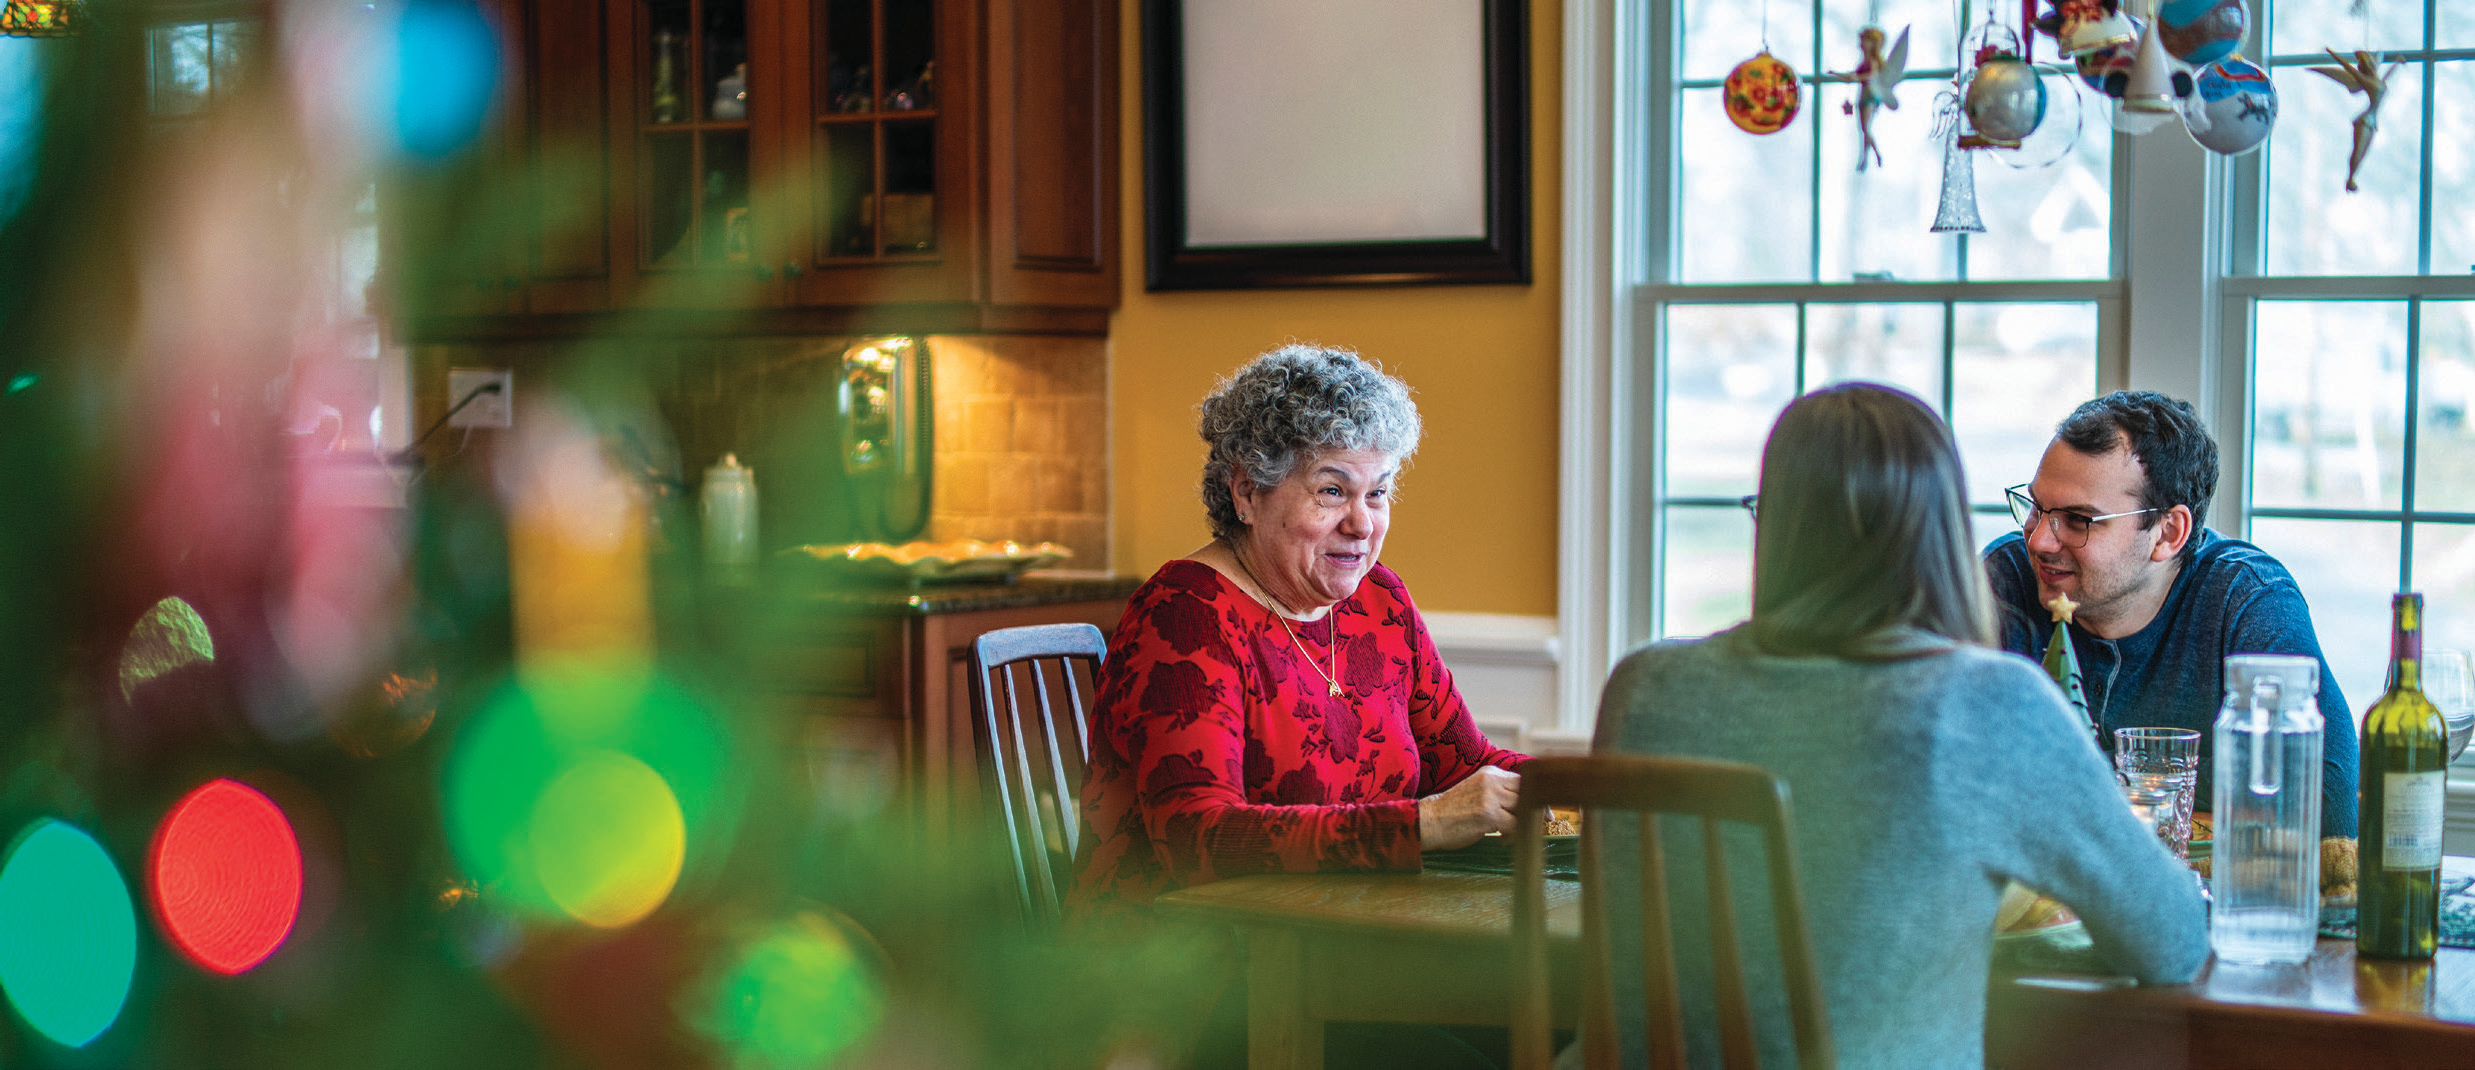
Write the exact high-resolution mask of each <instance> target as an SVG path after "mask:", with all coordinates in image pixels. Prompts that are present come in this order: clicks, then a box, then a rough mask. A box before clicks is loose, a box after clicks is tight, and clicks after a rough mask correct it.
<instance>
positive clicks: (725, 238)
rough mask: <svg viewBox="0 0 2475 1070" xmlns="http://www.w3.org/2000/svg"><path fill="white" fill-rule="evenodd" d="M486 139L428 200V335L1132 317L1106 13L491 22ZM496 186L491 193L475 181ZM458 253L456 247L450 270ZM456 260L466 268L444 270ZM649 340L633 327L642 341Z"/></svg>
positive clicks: (854, 7) (581, 16) (436, 183)
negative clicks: (498, 61) (494, 114)
mask: <svg viewBox="0 0 2475 1070" xmlns="http://www.w3.org/2000/svg"><path fill="white" fill-rule="evenodd" d="M487 10H488V12H489V13H490V15H491V16H492V18H493V19H494V21H496V22H497V23H498V24H499V25H500V26H501V27H502V33H503V34H504V35H505V37H506V40H507V42H508V44H509V48H508V50H507V56H508V60H507V79H506V81H507V88H506V90H505V91H504V92H503V93H502V107H501V108H500V109H499V114H500V116H501V120H500V123H499V125H498V127H497V128H496V130H495V131H494V133H493V134H492V135H491V136H492V138H493V139H494V140H493V141H492V142H491V143H490V144H489V145H487V146H485V147H484V149H483V150H481V151H477V152H475V153H474V154H473V155H474V159H473V160H472V161H469V162H467V163H462V164H459V165H458V166H457V167H456V168H454V169H453V170H455V171H457V173H458V174H459V175H461V176H463V177H461V178H459V179H458V180H456V181H453V182H450V181H444V180H440V179H437V178H434V177H425V178H420V179H416V180H415V181H414V182H412V183H410V184H409V186H408V195H409V196H410V197H411V198H413V199H414V200H417V201H418V200H429V201H438V202H441V203H437V204H430V205H427V206H425V207H424V208H423V209H421V210H419V211H416V212H414V213H413V218H427V217H435V216H436V215H438V214H439V212H440V211H442V210H444V211H450V212H453V211H466V212H470V211H476V210H478V208H479V206H481V205H482V203H483V200H482V199H481V198H478V197H477V196H476V193H477V191H479V190H481V189H483V188H484V187H487V188H488V190H489V191H490V192H491V196H490V197H489V198H487V202H488V207H489V213H490V215H491V216H492V217H493V218H494V220H495V221H496V223H497V224H499V225H492V226H486V227H471V226H467V227H463V228H460V229H461V230H464V231H472V232H473V233H472V235H471V237H470V239H469V240H461V241H456V242H445V243H441V242H437V241H428V242H426V244H425V236H424V235H422V234H418V233H416V234H411V235H408V237H409V238H410V239H411V240H410V241H408V242H405V243H403V244H402V245H401V246H400V248H401V249H403V250H404V251H406V252H407V253H408V254H410V255H414V256H422V254H425V253H426V254H428V255H427V256H426V257H425V258H423V259H421V260H420V261H418V262H416V263H413V264H410V265H408V266H407V270H406V275H407V276H408V277H409V276H414V275H418V276H421V277H422V284H421V287H420V290H419V293H420V297H419V299H417V300H416V301H414V302H413V310H414V313H415V315H414V321H413V323H412V326H413V329H414V331H415V334H416V335H417V336H422V337H429V338H454V337H459V336H467V335H481V336H488V335H493V334H510V333H512V334H542V333H559V332H561V331H562V330H578V331H580V330H588V329H592V328H594V327H596V326H600V325H603V324H605V323H606V322H607V321H609V320H611V319H612V317H611V316H610V315H609V314H611V313H617V312H621V311H627V310H642V309H652V310H661V311H667V312H674V313H682V314H687V315H684V316H678V317H671V318H669V319H668V320H667V321H656V324H655V326H656V329H677V328H679V327H682V326H686V327H689V328H690V329H693V328H694V326H695V325H696V323H697V322H698V320H697V318H696V314H703V322H706V323H709V324H712V325H714V326H715V328H716V329H720V330H734V331H745V332H765V331H802V330H811V331H817V332H838V331H851V330H907V331H917V332H928V331H1051V332H1068V333H1105V331H1106V328H1107V317H1106V313H1107V310H1108V309H1110V308H1112V307H1114V305H1115V304H1116V302H1117V296H1118V289H1119V286H1118V270H1119V267H1118V256H1117V244H1118V241H1117V220H1118V210H1117V198H1118V189H1117V177H1118V166H1117V156H1118V145H1117V71H1116V67H1117V34H1118V26H1117V4H1115V3H1114V2H1110V0H530V2H526V0H488V6H487ZM485 178H486V179H488V181H485V180H484V179H485ZM441 245H443V246H444V247H445V248H443V249H441V248H437V246H441ZM444 253H453V254H454V255H443V254H444ZM630 325H631V326H634V325H635V321H634V320H631V321H630Z"/></svg>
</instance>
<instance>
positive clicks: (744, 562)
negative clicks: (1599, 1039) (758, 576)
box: [700, 453, 756, 567]
mask: <svg viewBox="0 0 2475 1070" xmlns="http://www.w3.org/2000/svg"><path fill="white" fill-rule="evenodd" d="M700 505H701V506H702V508H703V511H704V519H705V563H706V564H708V565H713V566H717V567H719V566H728V567H745V566H752V565H754V564H756V473H755V472H754V471H753V470H751V469H749V468H747V467H745V466H743V465H741V464H740V463H739V455H738V454H735V453H725V454H723V455H722V459H721V460H720V461H719V462H716V463H715V464H714V466H713V467H711V468H708V469H705V488H704V494H703V496H702V499H701V501H700Z"/></svg>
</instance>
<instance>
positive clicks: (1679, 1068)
mask: <svg viewBox="0 0 2475 1070" xmlns="http://www.w3.org/2000/svg"><path fill="white" fill-rule="evenodd" d="M1639 816H1640V822H1641V884H1640V888H1641V945H1642V946H1641V991H1642V1005H1643V1006H1645V1007H1648V1008H1650V1010H1651V1011H1652V1012H1653V1014H1654V1017H1653V1019H1652V1020H1654V1021H1660V1022H1682V1021H1684V994H1683V993H1682V992H1681V991H1680V990H1679V986H1678V984H1677V983H1676V923H1675V911H1674V909H1673V906H1672V904H1671V903H1670V902H1669V901H1668V897H1667V850H1666V847H1665V846H1664V841H1663V840H1661V839H1660V837H1659V819H1658V815H1656V814H1641V815H1639ZM1591 827H1594V826H1591ZM1585 835H1586V833H1585ZM1601 864H1604V863H1601ZM1597 950H1598V952H1599V953H1600V954H1601V955H1602V956H1604V955H1605V954H1606V953H1607V949H1606V948H1605V947H1600V948H1598V949H1597ZM1612 968H1613V967H1610V969H1612ZM1608 976H1613V975H1612V974H1610V975H1608ZM1607 987H1608V988H1609V989H1610V991H1609V992H1608V994H1607V995H1608V998H1607V999H1606V1000H1605V1001H1604V1002H1605V1003H1606V1005H1607V1010H1608V1013H1609V1015H1610V1017H1609V1019H1608V1022H1607V1028H1608V1031H1609V1036H1608V1038H1607V1042H1608V1043H1609V1044H1610V1045H1613V1044H1614V1043H1615V1037H1614V1035H1613V1033H1614V1029H1615V1020H1614V1018H1613V1017H1612V1016H1613V1014H1614V1012H1615V1002H1614V1000H1615V993H1614V992H1613V991H1612V989H1613V987H1614V986H1612V985H1610V986H1607ZM1649 1044H1650V1065H1651V1066H1653V1067H1656V1068H1658V1070H1684V1030H1682V1029H1661V1030H1659V1031H1658V1033H1657V1035H1655V1036H1652V1037H1650V1038H1649ZM1597 1065H1601V1066H1613V1065H1615V1064H1614V1063H1612V1062H1609V1063H1600V1064H1597Z"/></svg>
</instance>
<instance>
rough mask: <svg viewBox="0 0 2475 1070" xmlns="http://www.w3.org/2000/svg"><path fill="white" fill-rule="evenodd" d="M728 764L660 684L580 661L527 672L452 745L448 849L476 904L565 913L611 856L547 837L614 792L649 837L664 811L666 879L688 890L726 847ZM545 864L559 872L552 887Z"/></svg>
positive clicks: (706, 717)
mask: <svg viewBox="0 0 2475 1070" xmlns="http://www.w3.org/2000/svg"><path fill="white" fill-rule="evenodd" d="M730 754H731V746H730V743H729V739H728V737H727V736H726V735H725V734H724V733H723V731H722V730H721V728H720V727H719V725H718V724H717V722H716V721H715V719H714V718H713V717H712V715H711V714H709V713H708V712H707V711H706V710H705V709H704V708H703V707H702V706H700V705H698V704H697V703H696V701H695V700H694V699H692V698H691V697H690V696H688V695H687V694H686V693H685V692H684V691H682V690H680V689H679V688H678V687H677V686H675V685H673V684H671V683H669V682H667V681H665V680H663V679H661V678H660V677H659V676H656V675H651V674H647V673H644V672H642V671H633V672H631V671H627V670H625V669H624V668H610V669H596V668H594V667H593V666H590V665H585V664H577V665H570V666H567V667H565V668H563V669H561V670H559V671H554V672H528V673H526V674H524V675H522V676H520V677H519V678H517V679H516V680H513V681H510V682H509V683H507V684H506V685H503V686H502V687H500V688H499V689H498V691H497V692H496V693H494V694H493V695H492V696H491V697H490V698H489V699H488V700H487V701H486V702H485V703H484V705H483V708H482V709H481V711H480V712H479V713H477V714H475V715H474V717H473V718H472V720H471V721H470V722H468V723H467V724H466V725H465V726H464V728H463V730H462V731H461V732H460V733H459V734H458V736H457V738H456V741H455V744H454V753H453V756H452V757H451V758H450V759H449V760H448V764H447V769H446V774H445V784H444V788H445V790H444V796H445V798H444V802H445V806H446V810H447V814H446V818H447V821H446V825H447V838H448V844H449V846H450V847H452V848H453V849H454V852H455V856H456V860H457V863H458V864H459V865H460V866H462V867H463V870H464V873H465V875H466V876H468V877H470V878H471V879H472V880H473V881H475V882H476V883H477V884H479V885H480V887H481V891H482V894H483V896H484V897H485V898H486V899H490V900H493V901H495V902H498V903H500V904H502V905H503V906H505V907H507V908H509V909H511V910H514V911H516V912H518V913H523V914H532V915H540V916H573V911H572V909H571V907H572V906H573V905H574V904H576V903H579V902H583V901H585V900H584V899H580V898H579V896H580V895H583V894H584V893H583V889H584V888H585V887H586V886H587V885H590V884H592V883H593V882H594V880H596V879H598V878H592V877H590V876H582V875H584V874H591V873H594V872H598V870H597V869H596V868H595V867H596V866H598V865H601V864H602V863H596V862H593V861H591V860H592V859H595V858H603V859H608V858H611V857H617V856H613V855H609V854H608V853H607V851H606V849H605V848H603V847H596V846H593V843H594V842H597V836H596V835H594V834H583V835H584V838H582V839H578V840H575V841H574V842H572V843H571V842H570V836H571V833H570V832H565V831H555V830H564V829H573V828H574V827H575V825H576V823H575V822H574V821H573V820H571V819H570V818H569V817H567V816H565V815H567V814H569V813H571V812H572V804H573V802H574V801H575V800H576V799H579V798H589V797H600V795H601V793H607V792H610V791H613V790H618V791H620V792H621V793H622V794H623V795H628V797H629V798H631V799H633V800H634V801H632V802H630V803H628V807H629V808H630V809H629V812H630V813H637V814H639V815H640V816H644V817H646V818H647V819H648V820H651V821H653V822H654V824H652V825H647V826H645V827H647V828H659V827H660V826H659V821H660V818H659V817H658V814H659V813H660V811H661V810H662V808H663V807H664V806H668V807H674V808H675V809H676V811H677V814H678V821H679V828H680V832H681V836H682V842H681V845H680V868H679V869H678V870H674V871H673V872H674V874H676V875H678V876H680V878H681V879H682V880H685V879H688V878H691V877H693V876H694V875H696V874H698V873H700V872H704V871H706V870H707V869H708V868H710V867H711V866H713V865H715V864H717V863H718V862H719V861H720V860H721V854H722V852H723V851H724V850H725V849H726V848H727V846H728V844H729V843H730V842H731V838H732V837H731V833H732V831H733V829H734V828H735V826H736V823H737V819H738V812H739V802H740V796H739V791H738V785H737V784H736V783H735V782H734V781H731V780H729V779H728V778H727V777H726V774H727V771H728V769H729V766H730ZM618 757H624V758H625V759H628V760H631V761H632V762H633V763H636V764H638V765H640V766H641V767H642V768H643V769H644V770H646V771H647V772H649V773H650V774H652V775H651V776H650V777H642V776H637V775H635V774H632V773H627V774H622V773H618V772H615V771H614V770H616V769H618V768H619V765H618V764H614V763H612V762H611V761H609V760H608V759H612V758H618ZM591 770H600V771H599V772H593V771H591ZM571 778H576V779H571ZM630 784H632V785H634V787H633V788H627V787H624V786H625V785H630ZM554 786H555V787H556V792H555V798H553V799H548V800H546V799H545V797H546V796H553V795H554V791H553V789H554ZM656 789H658V791H657V790H656ZM630 792H632V793H633V794H628V793H630ZM657 795H658V796H659V798H658V799H657V798H656V796H657ZM545 802H547V804H548V805H547V807H546V808H545ZM545 828H546V829H551V830H553V831H549V832H545V831H543V830H544V829H545ZM545 866H548V867H549V868H550V870H551V871H554V872H556V873H557V874H559V875H558V876H554V877H552V878H551V880H550V882H549V883H545V882H544V879H543V874H544V872H545ZM579 866H581V867H582V868H581V869H579V868H577V867H579ZM554 893H555V894H554ZM585 898H590V897H589V896H585Z"/></svg>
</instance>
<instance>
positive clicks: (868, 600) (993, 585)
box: [808, 572, 1143, 617]
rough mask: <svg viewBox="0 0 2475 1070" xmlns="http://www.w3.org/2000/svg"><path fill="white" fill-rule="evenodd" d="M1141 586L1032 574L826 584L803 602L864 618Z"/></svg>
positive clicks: (1054, 600) (1131, 581) (1118, 594)
mask: <svg viewBox="0 0 2475 1070" xmlns="http://www.w3.org/2000/svg"><path fill="white" fill-rule="evenodd" d="M1142 585H1143V581H1142V580H1141V579H1140V578H1138V577H1135V576H1119V575H1113V574H1105V573H1080V572H1077V573H1054V574H1040V573H1034V574H1029V575H1025V576H1023V577H1021V578H1019V579H1016V580H1014V581H1012V582H1006V581H1003V580H990V581H983V582H971V583H936V584H923V585H920V586H917V587H829V588H824V589H820V590H818V591H816V592H815V593H813V594H811V595H809V596H808V598H809V603H810V604H811V605H815V606H821V607H825V608H829V609H835V610H841V611H845V612H851V613H861V614H867V615H870V616H886V617H925V616H929V615H931V614H936V613H967V612H971V611H974V610H982V609H1021V608H1025V607H1028V606H1051V605H1063V604H1065V603H1068V602H1097V601H1101V600H1103V599H1113V598H1124V597H1126V596H1127V595H1130V594H1133V593H1134V589H1135V588H1137V587H1140V586H1142Z"/></svg>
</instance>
